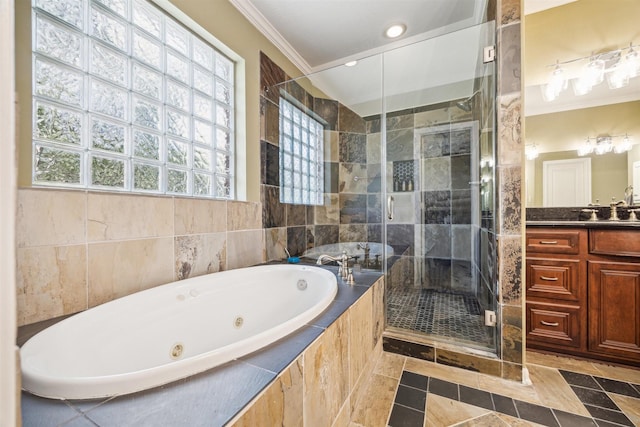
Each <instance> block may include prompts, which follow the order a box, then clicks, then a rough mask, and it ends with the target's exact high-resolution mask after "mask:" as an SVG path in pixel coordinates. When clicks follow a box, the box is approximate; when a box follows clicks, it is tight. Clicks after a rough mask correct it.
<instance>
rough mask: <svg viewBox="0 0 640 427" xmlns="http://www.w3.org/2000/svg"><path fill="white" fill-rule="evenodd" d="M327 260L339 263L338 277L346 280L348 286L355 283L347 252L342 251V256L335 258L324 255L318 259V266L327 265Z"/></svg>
mask: <svg viewBox="0 0 640 427" xmlns="http://www.w3.org/2000/svg"><path fill="white" fill-rule="evenodd" d="M325 260H328V261H334V262H336V263H338V266H339V268H338V275H339V276H340V277H341V278H342V279H343V280H345V281H346V282H347V283H348V284H350V285H352V284H353V283H354V281H353V272H352V271H351V269H350V268H349V256H348V255H347V251H342V255H340V256H339V257H334V256H331V255H328V254H322V255H320V256H319V257H318V260H317V261H316V264H317V265H322V264H324V263H325Z"/></svg>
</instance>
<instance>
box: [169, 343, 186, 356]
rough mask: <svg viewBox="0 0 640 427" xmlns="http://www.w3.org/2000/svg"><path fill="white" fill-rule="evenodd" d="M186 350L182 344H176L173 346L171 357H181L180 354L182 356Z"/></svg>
mask: <svg viewBox="0 0 640 427" xmlns="http://www.w3.org/2000/svg"><path fill="white" fill-rule="evenodd" d="M183 351H184V347H183V346H182V344H176V345H174V346H173V347H172V348H171V352H170V354H171V358H172V359H179V358H180V356H182V352H183Z"/></svg>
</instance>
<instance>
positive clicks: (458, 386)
mask: <svg viewBox="0 0 640 427" xmlns="http://www.w3.org/2000/svg"><path fill="white" fill-rule="evenodd" d="M405 372H409V373H412V374H414V375H420V376H423V377H425V378H426V380H427V388H426V390H422V389H420V388H416V387H413V386H410V385H407V384H402V383H401V382H400V381H401V379H402V375H401V377H400V381H398V386H397V388H396V395H395V397H394V401H393V405H398V406H401V407H403V408H407V409H412V410H413V411H416V412H421V411H419V410H417V409H415V408H411V407H408V406H406V405H402V404H400V403H397V402H396V398H397V396H398V390H399V388H400V385H403V386H405V387H408V388H410V389H412V390H416V391H424V392H426V397H427V398H428V395H429V393H430V391H429V389H430V386H431V379H432V377H431V376H426V375H422V374H418V373H415V372H411V371H407V370H405V369H404V367H403V371H402V373H403V374H404V373H405ZM439 380H440V381H444V382H447V383H450V384H455V386H456V392H457V393H456V394H457V399H456V400H457V401H458V402H460V403H465V404H468V405H472V406H476V407H479V408H483V409H487V408H484V407H482V406H478V405H475V404H472V403H467V402H463V401H461V400H460V399H461V397H460V384H458V383H454V382H452V381H447V380H442V379H439ZM565 381H566V379H565ZM621 382H623V381H621ZM596 383H597V382H596ZM567 384H568V382H567ZM627 384H630V385H631V386H632V387H633V384H632V383H627ZM571 385H572V384H569V386H571ZM597 385H598V386H601V385H600V384H599V383H597ZM466 387H468V386H466ZM469 388H472V389H475V390H479V391H483V392H485V393H488V394H489V396H490V398H491V404H492V407H493V409H492V411H493V412H496V413H501V414H504V415H508V416H512V415H511V414H508V413H506V412H503V411H500V410H497V409H496V404H495V398H494V396H500V397H501V398H505V399H509V400H511V401H512V402H513V408H514V410H515V413H516V415H517V418H518V419H521V420H524V418H522V417H521V415H520V411H519V410H518V405H517V404H516V402H523V403H526V404H533V403H529V402H526V401H523V400H519V399H515V398H512V397H509V396H505V395H501V394H497V393H492V392H488V391H486V390H480V389H476V388H475V387H469ZM582 388H586V389H590V390H596V391H601V392H603V393H607V392H606V391H605V390H597V389H593V388H588V387H582ZM572 390H573V389H572ZM434 394H436V395H438V394H437V393H434ZM574 394H575V392H574ZM614 394H618V393H614ZM621 396H625V395H621ZM441 397H446V396H441ZM576 397H578V396H577V395H576ZM632 398H633V397H632ZM452 400H453V399H452ZM578 400H579V401H580V403H582V405H583V406H585V409H587V408H586V406H587V405H590V406H593V407H595V408H599V409H604V410H608V411H613V412H617V413H619V414H620V415H622V416H623V417H625V418H626V419H627V420H628V421H629V422H631V420H630V419H629V418H628V416H627V415H626V414H625V413H624V412H623V411H622V410H620V408H619V407H618V405H617V404H616V403H615V402H613V404H614V405H615V406H616V408H618V409H617V410H613V409H610V408H604V407H600V406H596V405H591V404H587V403H585V402H583V401H582V399H580V398H579V397H578ZM425 403H426V402H425ZM533 405H536V406H540V405H537V404H533ZM549 410H550V411H551V415H552V416H553V419H554V420H555V422H556V423H557V425H559V426H561V425H562V424H561V422H560V419H559V418H558V414H557V412H558V411H560V412H564V413H567V414H570V415H573V416H576V417H582V418H585V419H589V420H591V421H592V422H593V423H595V424H596V425H598V423H597V421H605V422H608V423H611V424H614V425H620V426H624V425H625V424H618V423H616V422H614V421H609V420H603V419H601V418H596V417H594V416H593V415H591V413H590V412H589V411H588V409H587V411H588V412H589V413H590V416H588V417H587V416H584V415H580V414H576V413H573V412H569V411H565V410H562V409H559V408H549ZM423 414H424V417H425V418H426V415H427V410H426V404H425V411H424V412H423ZM425 418H423V421H424V419H425ZM389 421H390V419H389ZM631 425H632V424H631Z"/></svg>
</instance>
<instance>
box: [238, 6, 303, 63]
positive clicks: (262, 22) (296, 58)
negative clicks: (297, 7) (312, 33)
mask: <svg viewBox="0 0 640 427" xmlns="http://www.w3.org/2000/svg"><path fill="white" fill-rule="evenodd" d="M229 2H230V3H231V4H232V5H233V6H235V8H236V9H238V11H240V13H241V14H242V15H243V16H244V17H245V18H247V20H248V21H249V22H251V24H253V26H254V27H256V29H257V30H258V31H260V33H262V35H263V36H265V37H266V38H267V39H268V40H269V41H270V42H271V43H273V44H274V45H275V47H277V48H278V49H279V50H280V52H282V53H283V54H284V56H286V57H287V59H289V61H291V62H292V63H293V65H295V66H296V67H298V69H299V70H300V71H302V73H303V74H305V75H306V74H310V73H311V72H312V69H311V66H310V65H309V64H308V63H307V61H305V60H304V58H303V57H302V56H301V55H300V54H299V53H298V52H297V51H296V50H295V49H294V48H293V46H291V44H290V43H289V42H288V41H287V40H286V39H285V38H284V37H282V34H280V32H278V30H276V29H275V28H274V26H273V25H271V23H270V22H269V21H268V20H267V18H265V16H264V15H263V14H262V13H261V12H260V11H259V10H258V9H257V8H256V7H255V6H254V5H253V3H251V0H229Z"/></svg>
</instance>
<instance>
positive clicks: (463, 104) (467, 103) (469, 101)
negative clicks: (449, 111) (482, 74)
mask: <svg viewBox="0 0 640 427" xmlns="http://www.w3.org/2000/svg"><path fill="white" fill-rule="evenodd" d="M479 92H480V89H478V90H476V91H475V92H473V93H472V94H471V96H469V97H468V98H465V99H463V100H462V101H457V102H456V107H458V108H459V109H461V110H462V111H466V112H467V113H468V112H469V111H471V107H473V97H474V96H476V94H477V93H479Z"/></svg>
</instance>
